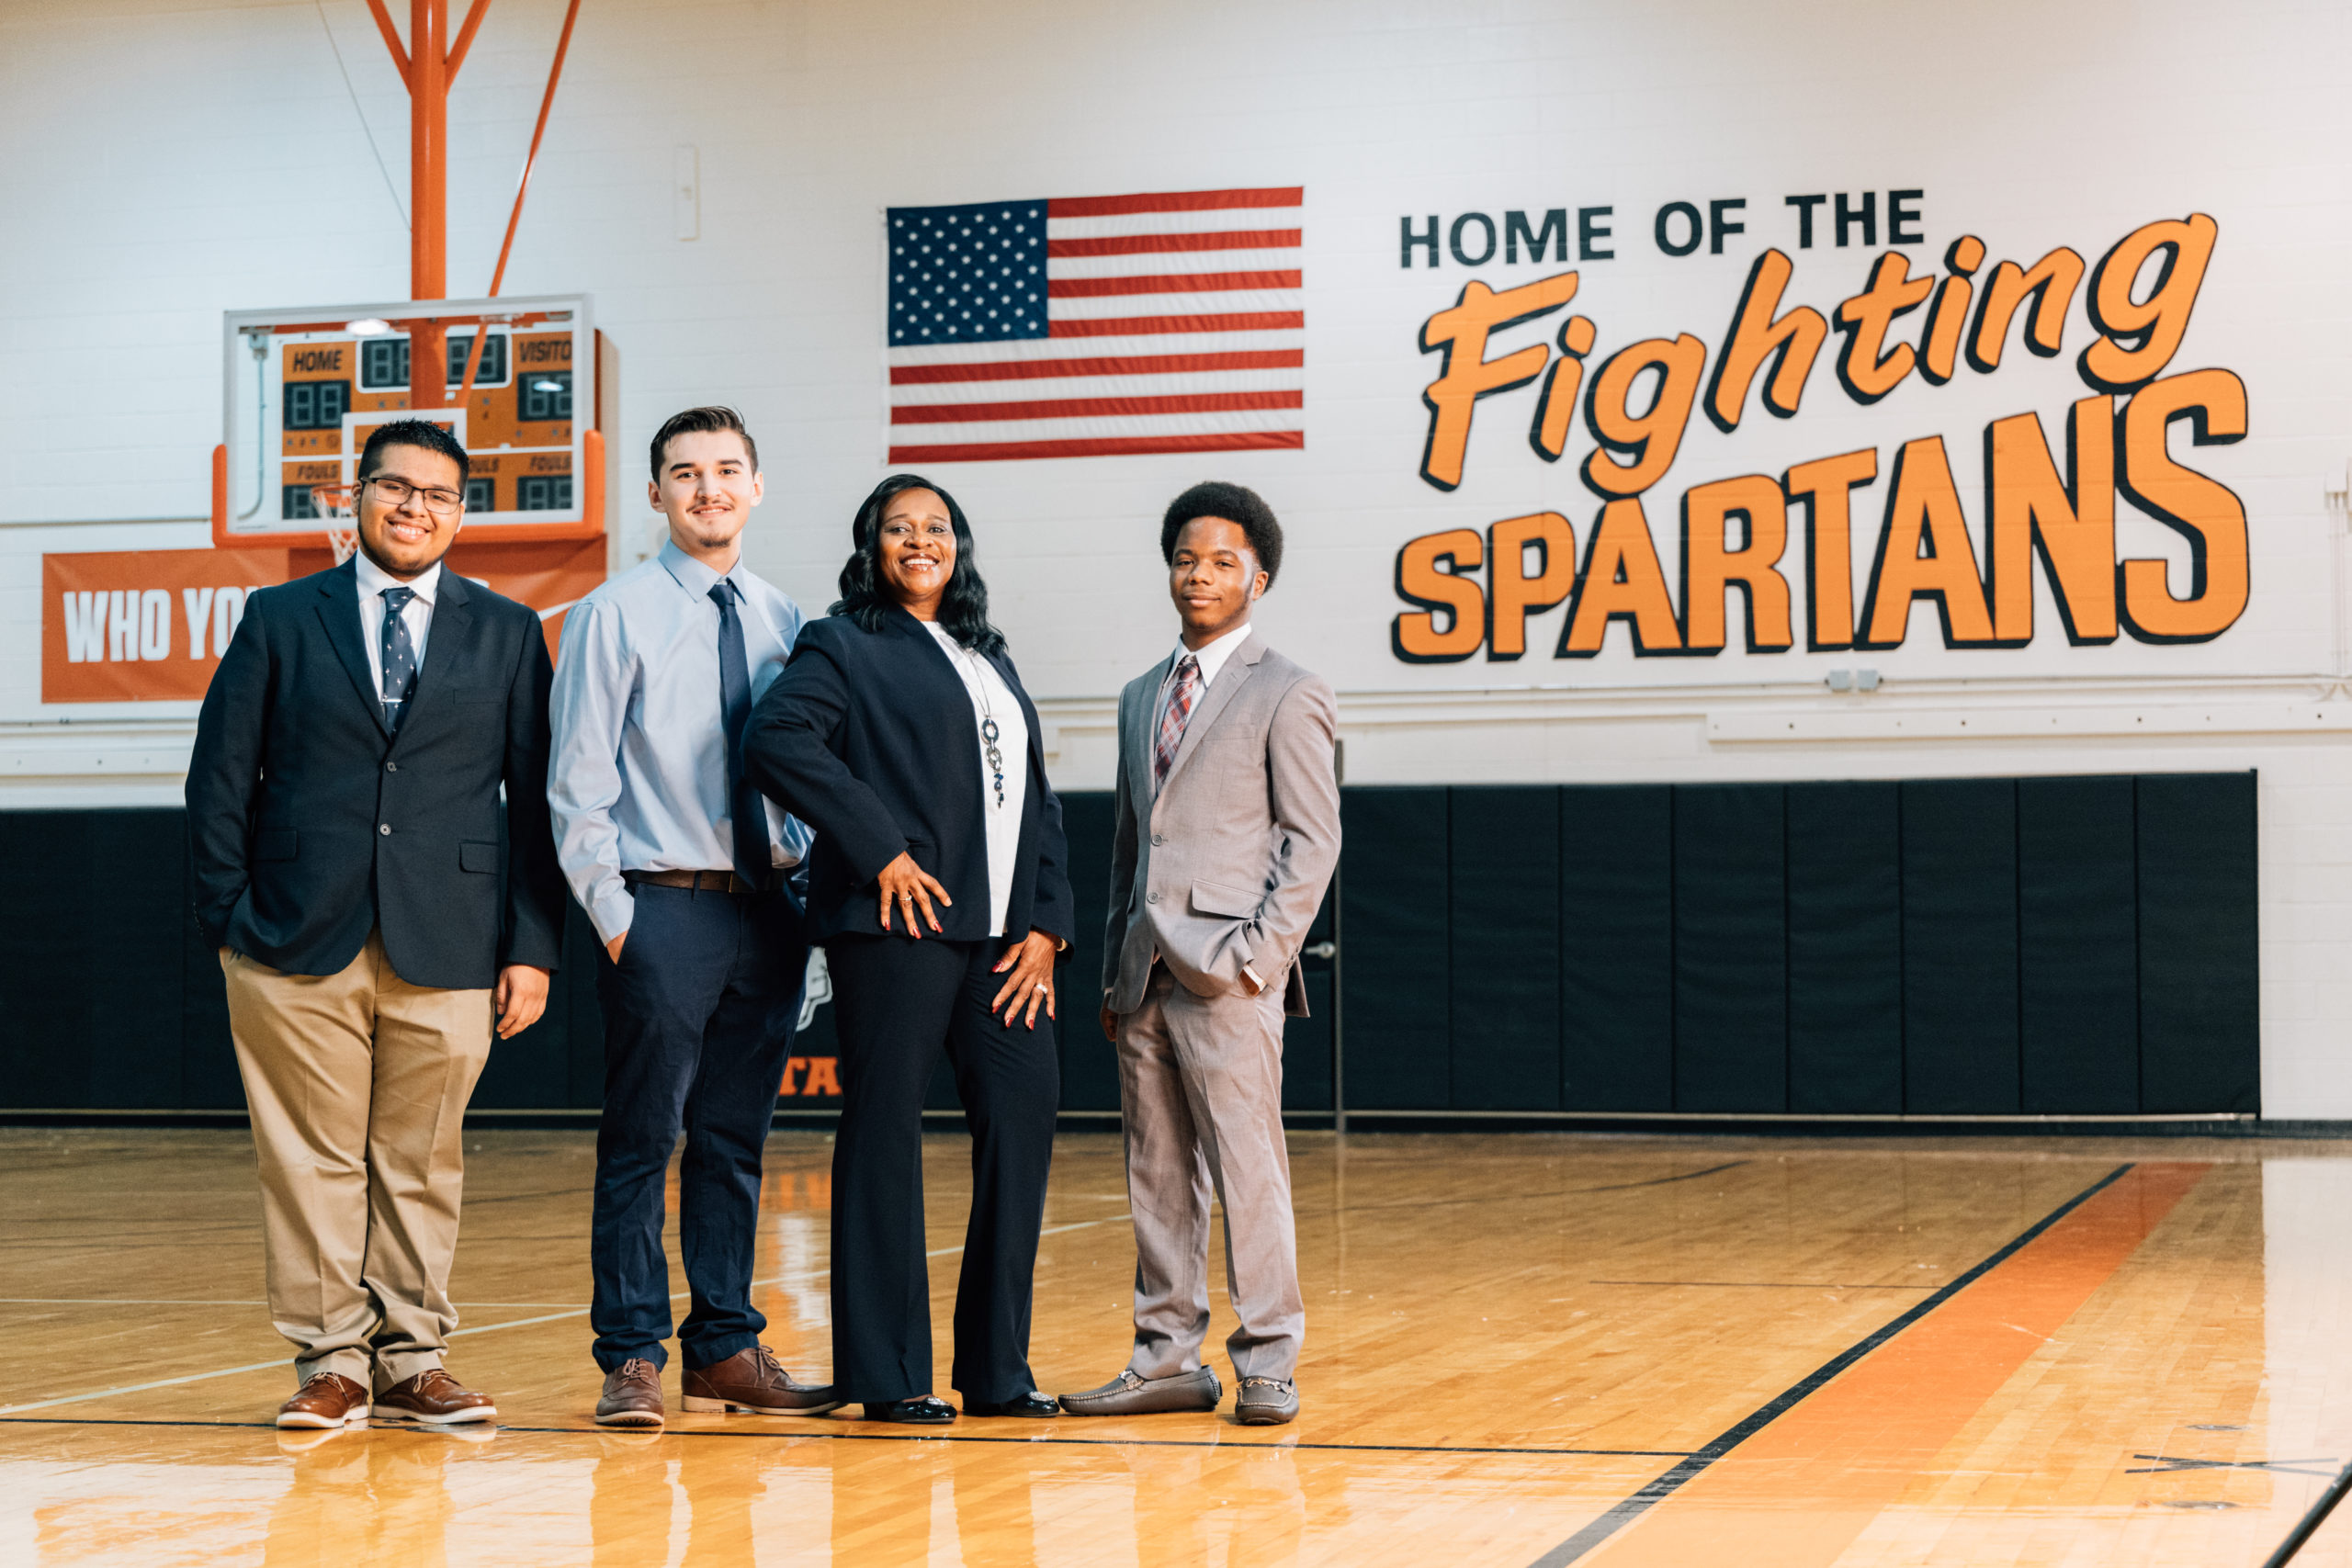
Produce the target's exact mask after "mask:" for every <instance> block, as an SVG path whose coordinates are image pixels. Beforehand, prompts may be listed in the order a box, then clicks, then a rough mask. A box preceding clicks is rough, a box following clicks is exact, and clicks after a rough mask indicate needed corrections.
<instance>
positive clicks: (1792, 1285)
mask: <svg viewBox="0 0 2352 1568" xmlns="http://www.w3.org/2000/svg"><path fill="white" fill-rule="evenodd" d="M1585 1283H1586V1284H1588V1285H1703V1286H1705V1287H1707V1288H1708V1289H1710V1290H1721V1291H1932V1290H1934V1289H1935V1287H1934V1286H1933V1285H1828V1284H1822V1283H1819V1282H1817V1281H1814V1280H1586V1281H1585Z"/></svg>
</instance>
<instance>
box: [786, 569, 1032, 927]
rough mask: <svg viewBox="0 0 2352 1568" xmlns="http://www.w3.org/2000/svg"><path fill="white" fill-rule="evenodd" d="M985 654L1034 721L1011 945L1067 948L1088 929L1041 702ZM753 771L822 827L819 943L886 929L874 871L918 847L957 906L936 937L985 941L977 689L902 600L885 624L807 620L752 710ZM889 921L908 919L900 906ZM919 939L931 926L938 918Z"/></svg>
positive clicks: (839, 618) (1006, 666)
mask: <svg viewBox="0 0 2352 1568" xmlns="http://www.w3.org/2000/svg"><path fill="white" fill-rule="evenodd" d="M989 663H991V664H993V665H995V666H996V671H997V673H998V674H1000V675H1001V676H1003V677H1004V683H1005V684H1006V685H1007V686H1009V687H1011V688H1012V694H1013V697H1014V698H1015V699H1016V700H1017V701H1018V702H1019V703H1020V704H1021V716H1022V717H1023V720H1025V721H1026V722H1027V724H1028V726H1029V756H1028V768H1029V787H1028V789H1027V790H1026V791H1025V792H1024V793H1023V796H1022V807H1021V848H1020V860H1019V863H1018V865H1017V866H1016V868H1015V869H1014V871H1013V874H1012V901H1011V903H1009V904H1008V905H1007V906H1006V907H1005V913H1004V940H1005V941H1006V942H1019V941H1020V940H1021V939H1022V938H1023V937H1024V936H1026V935H1027V934H1028V933H1029V932H1030V931H1032V930H1036V931H1044V932H1046V934H1047V935H1049V936H1053V937H1057V938H1059V939H1061V940H1062V941H1064V942H1068V941H1069V937H1070V934H1071V932H1072V931H1074V930H1075V929H1076V925H1077V922H1076V921H1075V920H1074V919H1072V918H1071V908H1070V896H1069V871H1068V869H1067V867H1068V866H1069V845H1068V844H1067V843H1065V842H1064V840H1063V839H1062V807H1061V802H1060V801H1058V800H1057V799H1055V798H1054V791H1053V786H1052V785H1051V784H1047V783H1046V750H1045V745H1044V743H1043V742H1042V741H1041V740H1040V739H1038V725H1037V710H1036V708H1035V706H1033V705H1031V704H1030V701H1029V694H1028V693H1026V692H1024V691H1023V690H1022V689H1021V677H1020V676H1019V675H1018V674H1016V673H1014V671H1013V668H1012V660H1011V659H1009V658H1008V657H1006V656H1005V655H1003V654H1001V653H999V654H996V655H994V656H993V657H992V658H990V659H989ZM743 768H744V771H745V772H746V773H748V774H749V775H750V776H751V779H752V783H754V784H757V785H759V787H760V788H761V789H762V790H763V791H764V792H766V794H767V795H769V796H771V797H772V798H773V799H774V800H775V802H776V804H777V805H779V806H781V807H784V808H785V809H786V810H787V811H789V812H791V813H792V814H793V815H794V816H796V817H797V818H800V819H801V820H802V821H804V822H806V823H808V824H809V826H810V827H811V828H813V829H816V833H817V842H816V846H815V848H814V849H813V850H812V851H811V852H810V853H809V940H811V941H812V942H824V941H825V940H827V939H828V938H830V937H833V936H837V935H839V934H841V933H842V932H843V931H862V932H864V933H865V934H866V935H869V936H871V935H876V934H878V933H879V932H880V931H881V929H882V928H881V925H880V924H879V922H878V921H877V919H876V911H875V891H874V882H875V878H876V877H877V876H879V875H881V874H882V868H883V867H884V866H886V865H888V864H889V863H891V862H892V861H894V860H896V859H898V858H899V855H900V854H902V853H911V854H912V855H913V856H914V860H915V863H916V864H917V865H919V866H921V867H922V869H923V870H925V871H927V872H929V873H930V874H932V875H933V876H935V877H937V878H938V879H939V881H940V884H941V886H944V887H945V888H946V889H947V896H948V897H950V898H953V899H954V900H956V902H955V903H954V904H953V905H952V906H950V907H949V908H944V909H941V910H939V912H938V913H939V923H940V926H941V928H942V932H941V934H943V935H944V936H946V937H947V938H949V939H950V940H952V941H956V942H982V941H985V940H987V938H988V934H989V849H988V829H987V828H986V826H985V824H984V822H983V820H982V818H981V815H980V813H981V810H982V806H981V800H980V786H981V780H980V751H979V736H978V731H977V729H976V728H975V723H974V720H973V717H972V698H971V694H970V693H969V692H968V690H967V688H966V687H965V685H964V679H963V677H962V676H961V675H958V674H957V673H956V667H955V665H954V664H953V663H951V662H950V661H949V660H948V657H947V655H946V653H945V652H944V650H943V649H941V648H940V646H939V644H938V643H937V642H935V641H934V640H933V637H932V635H931V633H930V632H929V631H928V630H926V629H925V628H924V626H923V624H922V622H921V621H918V620H916V619H915V618H914V617H913V616H912V615H909V614H907V613H906V612H905V611H904V610H901V609H897V608H893V609H891V610H890V611H889V612H888V614H887V615H886V616H885V617H884V619H883V623H882V629H881V630H880V631H876V632H869V631H866V630H865V629H863V628H862V627H860V626H858V624H857V623H856V622H855V621H853V620H851V619H849V618H848V617H847V616H845V615H830V616H827V617H826V618H825V619H823V620H821V621H811V622H809V624H808V625H807V626H803V627H801V628H800V637H799V640H798V641H797V642H796V643H795V644H794V645H793V649H792V661H791V662H790V663H788V664H786V666H785V667H784V673H783V674H781V675H779V676H777V677H776V678H775V682H774V683H773V684H771V685H770V686H769V687H768V689H767V691H766V692H765V693H764V694H762V696H761V697H760V701H759V704H758V705H757V706H755V707H754V708H752V718H751V723H750V724H749V726H748V727H747V728H745V730H744V732H743ZM890 923H891V926H892V928H893V929H894V930H895V929H897V928H898V927H899V925H900V921H899V918H898V917H897V916H895V915H894V916H893V917H892V919H891V922H890ZM924 934H925V935H929V934H931V933H930V930H929V928H928V927H926V928H925V929H924Z"/></svg>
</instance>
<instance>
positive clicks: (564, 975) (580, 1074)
mask: <svg viewBox="0 0 2352 1568" xmlns="http://www.w3.org/2000/svg"><path fill="white" fill-rule="evenodd" d="M604 962H605V955H604V953H602V952H601V951H600V949H599V944H598V942H597V941H596V928H595V927H594V925H591V924H590V923H589V920H588V917H587V915H586V914H585V913H584V912H582V909H581V908H580V906H579V905H578V904H576V903H568V904H566V905H565V906H564V922H563V956H562V960H561V966H560V967H559V968H558V969H557V970H556V972H555V978H554V979H553V980H552V981H551V982H549V984H548V1010H547V1011H546V1012H544V1013H542V1014H540V1016H539V1021H538V1022H537V1023H535V1024H533V1025H531V1027H530V1028H528V1029H526V1030H525V1031H523V1032H522V1033H520V1034H517V1035H516V1036H515V1038H514V1039H512V1040H498V1041H493V1042H492V1044H491V1047H490V1060H489V1062H488V1063H487V1064H485V1065H484V1066H483V1067H482V1070H481V1081H480V1082H479V1083H477V1084H476V1085H475V1086H474V1098H473V1103H475V1104H476V1105H481V1106H492V1105H495V1106H497V1107H499V1108H500V1109H501V1110H505V1111H548V1110H575V1111H577V1110H594V1108H595V1107H597V1106H599V1105H601V1104H603V1103H604V1100H605V1015H604V1013H603V1012H602V1011H601V1010H598V1007H597V1004H596V968H597V965H598V964H601V963H604Z"/></svg>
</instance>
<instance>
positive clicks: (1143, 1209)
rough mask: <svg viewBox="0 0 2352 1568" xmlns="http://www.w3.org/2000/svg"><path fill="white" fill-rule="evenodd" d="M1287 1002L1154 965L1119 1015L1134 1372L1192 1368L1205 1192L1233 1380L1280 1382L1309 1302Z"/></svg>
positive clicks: (1204, 1325)
mask: <svg viewBox="0 0 2352 1568" xmlns="http://www.w3.org/2000/svg"><path fill="white" fill-rule="evenodd" d="M1282 1053H1283V998H1282V990H1281V987H1268V988H1267V989H1266V990H1265V991H1264V992H1263V993H1261V995H1259V996H1256V997H1245V996H1242V995H1240V994H1239V993H1238V992H1237V993H1235V994H1234V995H1231V996H1226V997H1215V998H1204V997H1199V996H1195V995H1194V994H1193V993H1192V992H1191V991H1189V990H1186V989H1185V988H1184V987H1182V986H1180V985H1178V984H1177V983H1176V979H1175V976H1172V975H1170V973H1169V972H1168V969H1167V967H1166V965H1164V964H1154V965H1153V966H1152V971H1151V979H1150V982H1149V984H1148V986H1147V987H1145V990H1144V999H1143V1005H1142V1006H1141V1007H1139V1008H1137V1009H1136V1010H1135V1011H1134V1012H1131V1013H1129V1014H1127V1015H1126V1016H1125V1018H1124V1019H1122V1020H1121V1021H1120V1027H1119V1100H1120V1108H1121V1111H1122V1113H1123V1119H1124V1121H1125V1124H1126V1142H1127V1197H1128V1207H1129V1208H1130V1209H1131V1210H1132V1211H1133V1212H1134V1214H1135V1232H1136V1348H1135V1354H1134V1356H1133V1357H1132V1358H1131V1359H1129V1360H1128V1362H1127V1365H1128V1366H1129V1367H1130V1368H1131V1369H1132V1370H1133V1371H1135V1372H1136V1374H1137V1375H1138V1376H1141V1377H1147V1378H1164V1377H1173V1376H1175V1375H1176V1374H1177V1373H1179V1372H1185V1371H1193V1369H1194V1368H1197V1367H1198V1366H1200V1364H1201V1342H1202V1340H1203V1339H1204V1337H1206V1336H1207V1334H1208V1327H1209V1278H1208V1274H1209V1266H1208V1247H1209V1197H1210V1194H1211V1192H1212V1191H1214V1192H1215V1194H1216V1199H1217V1201H1218V1202H1219V1203H1220V1204H1222V1205H1223V1207H1224V1209H1225V1278H1226V1290H1227V1296H1228V1297H1229V1299H1230V1300H1231V1303H1232V1305H1233V1314H1234V1316H1235V1317H1236V1318H1237V1319H1238V1323H1237V1324H1236V1325H1235V1327H1234V1330H1233V1333H1232V1335H1231V1336H1230V1337H1227V1340H1226V1342H1225V1343H1226V1350H1227V1354H1229V1355H1230V1356H1231V1357H1232V1358H1233V1370H1234V1372H1235V1374H1236V1375H1237V1376H1238V1377H1245V1378H1281V1379H1283V1380H1285V1381H1288V1380H1289V1379H1290V1378H1292V1377H1293V1376H1294V1374H1295V1372H1296V1371H1297V1369H1298V1350H1299V1343H1300V1340H1301V1339H1302V1338H1303V1337H1304V1336H1305V1334H1306V1303H1305V1301H1304V1300H1303V1299H1302V1298H1301V1297H1300V1294H1299V1289H1298V1239H1297V1230H1296V1226H1295V1224H1294V1222H1293V1220H1292V1217H1291V1206H1290V1151H1289V1149H1288V1148H1287V1147H1286V1146H1285V1145H1284V1144H1283V1116H1282V1107H1283V1054H1282Z"/></svg>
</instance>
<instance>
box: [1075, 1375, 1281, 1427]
mask: <svg viewBox="0 0 2352 1568" xmlns="http://www.w3.org/2000/svg"><path fill="white" fill-rule="evenodd" d="M1224 1397H1225V1385H1224V1384H1223V1383H1221V1382H1217V1380H1216V1373H1215V1372H1213V1371H1210V1370H1209V1369H1208V1368H1206V1367H1196V1368H1194V1369H1193V1371H1189V1372H1178V1373H1177V1374H1176V1375H1175V1376H1174V1377H1172V1378H1147V1377H1142V1376H1138V1375H1137V1374H1136V1373H1135V1372H1133V1371H1125V1372H1121V1373H1120V1374H1119V1375H1118V1376H1117V1377H1115V1378H1113V1379H1112V1380H1111V1381H1110V1382H1106V1383H1104V1384H1103V1386H1102V1387H1101V1388H1090V1389H1088V1390H1087V1391H1086V1392H1085V1393H1066V1394H1063V1395H1062V1408H1063V1409H1064V1410H1067V1411H1069V1413H1070V1414H1071V1415H1072V1416H1159V1415H1162V1414H1165V1413H1167V1412H1169V1411H1171V1410H1195V1411H1197V1410H1215V1409H1216V1405H1217V1401H1219V1400H1221V1399H1223V1398H1224ZM1292 1408H1293V1409H1294V1410H1295V1409H1296V1408H1297V1401H1296V1400H1295V1399H1294V1400H1293V1401H1292Z"/></svg>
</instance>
